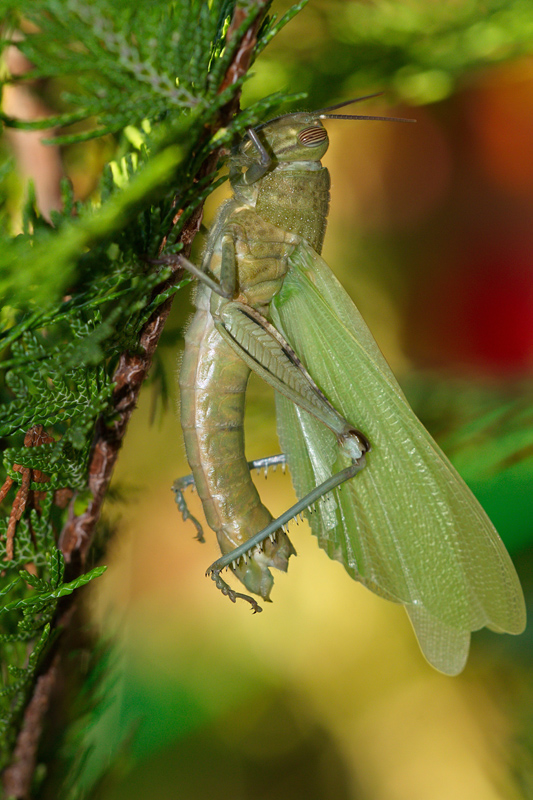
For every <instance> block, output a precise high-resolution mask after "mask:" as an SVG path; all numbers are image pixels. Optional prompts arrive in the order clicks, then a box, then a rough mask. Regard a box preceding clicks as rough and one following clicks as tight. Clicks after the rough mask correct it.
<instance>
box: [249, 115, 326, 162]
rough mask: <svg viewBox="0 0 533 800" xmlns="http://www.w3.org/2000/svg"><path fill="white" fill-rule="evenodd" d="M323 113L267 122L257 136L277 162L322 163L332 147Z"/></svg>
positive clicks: (279, 118) (293, 116) (291, 116)
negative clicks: (322, 116)
mask: <svg viewBox="0 0 533 800" xmlns="http://www.w3.org/2000/svg"><path fill="white" fill-rule="evenodd" d="M319 113H320V112H316V113H309V114H308V113H306V112H300V113H297V114H287V115H286V116H284V117H278V118H277V119H273V120H271V121H270V122H266V123H265V124H264V125H261V126H260V127H259V128H258V129H257V133H258V135H259V137H260V139H261V141H262V142H263V144H264V145H265V147H266V149H267V150H268V151H269V152H270V153H271V154H272V155H273V156H274V158H275V160H276V161H278V162H279V161H320V159H321V158H322V156H323V155H324V153H325V152H326V150H327V149H328V147H329V140H328V133H327V131H326V129H325V128H324V126H323V124H322V122H321V121H320V118H319Z"/></svg>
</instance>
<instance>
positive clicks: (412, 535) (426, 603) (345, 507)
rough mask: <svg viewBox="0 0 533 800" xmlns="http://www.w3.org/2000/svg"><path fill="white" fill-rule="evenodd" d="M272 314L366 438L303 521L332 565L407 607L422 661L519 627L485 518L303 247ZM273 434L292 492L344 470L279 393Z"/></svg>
mask: <svg viewBox="0 0 533 800" xmlns="http://www.w3.org/2000/svg"><path fill="white" fill-rule="evenodd" d="M271 308H272V319H273V322H274V325H275V326H276V327H277V328H278V329H279V331H280V332H281V334H282V335H283V336H284V337H286V339H287V341H288V342H290V344H291V345H292V347H293V348H294V350H295V351H296V353H298V356H299V357H300V358H301V360H302V362H303V364H304V365H305V367H306V368H307V370H308V371H309V373H310V374H311V376H312V377H313V379H314V380H315V381H316V383H317V384H318V386H319V387H320V389H321V390H322V391H323V392H324V394H325V395H326V396H327V397H328V399H329V400H330V402H331V403H332V404H333V405H334V406H335V408H336V409H337V410H338V411H339V412H340V413H341V414H342V415H343V416H344V417H346V419H347V420H348V421H349V422H350V423H351V424H353V425H354V426H355V427H356V428H358V429H360V430H361V431H363V433H364V434H365V435H366V436H367V437H368V439H369V441H370V443H371V447H372V450H371V452H370V453H369V454H368V455H367V466H366V467H365V469H363V470H362V471H361V472H360V473H359V474H358V475H357V476H356V477H355V478H353V479H352V480H350V481H348V482H347V483H345V484H343V485H342V486H340V487H338V488H337V489H335V490H333V491H332V492H330V493H329V494H328V495H327V496H326V497H324V498H323V499H322V500H321V501H320V502H319V503H318V504H317V509H316V511H315V512H314V513H310V514H309V515H308V517H309V522H310V525H311V528H312V531H313V533H314V534H315V536H317V538H318V541H319V544H320V547H322V548H323V549H324V550H325V551H326V552H327V554H328V555H329V556H330V558H333V559H336V560H337V561H340V562H341V563H342V564H343V565H344V567H345V568H346V570H347V571H348V572H349V573H350V575H351V576H352V577H353V578H355V579H356V580H358V581H361V582H362V583H363V584H364V585H365V586H367V587H368V588H369V589H371V590H372V591H373V592H375V593H377V594H379V595H381V596H382V597H385V598H387V599H389V600H393V601H396V602H399V603H402V604H403V605H404V606H405V608H406V610H407V613H408V615H409V617H410V620H411V623H412V625H413V627H414V630H415V633H416V636H417V638H418V641H419V643H420V647H421V649H422V651H423V653H424V655H425V656H426V658H427V659H428V661H429V662H430V663H431V664H432V665H433V666H434V667H436V668H437V669H439V670H441V671H442V672H445V673H447V674H450V675H455V674H457V673H459V672H460V671H461V670H462V668H463V667H464V664H465V662H466V658H467V656H468V649H469V645H470V632H471V631H474V630H477V629H479V628H482V627H484V626H487V627H489V628H491V629H492V630H494V631H497V632H499V633H501V632H508V633H521V632H522V631H523V629H524V627H525V605H524V598H523V594H522V589H521V586H520V582H519V580H518V576H517V574H516V572H515V569H514V566H513V563H512V561H511V559H510V557H509V555H508V553H507V551H506V549H505V547H504V545H503V543H502V541H501V539H500V537H499V536H498V534H497V532H496V530H495V528H494V526H493V525H492V523H491V521H490V520H489V518H488V517H487V515H486V514H485V512H484V511H483V509H482V508H481V506H480V505H479V503H478V502H477V500H476V499H475V497H474V495H473V494H472V493H471V491H470V489H468V487H467V486H466V484H465V483H464V482H463V480H462V478H461V477H460V476H459V474H458V473H457V472H456V470H455V469H454V467H453V466H452V465H451V464H450V462H449V461H448V459H447V458H446V456H445V455H444V454H443V452H442V451H441V450H440V448H439V447H438V445H437V444H436V443H435V442H434V441H433V439H432V438H431V436H430V435H429V433H428V432H427V431H426V429H425V428H424V426H423V425H422V423H421V422H420V421H419V420H418V418H417V417H416V416H415V414H414V413H413V411H412V410H411V408H410V406H409V404H408V403H407V401H406V399H405V397H404V395H403V393H402V391H401V389H400V387H399V385H398V383H397V382H396V379H395V378H394V376H393V374H392V372H391V370H390V368H389V366H388V364H387V362H386V361H385V359H384V357H383V355H382V354H381V352H380V350H379V348H378V346H377V344H376V342H375V341H374V339H373V337H372V334H371V333H370V331H369V330H368V328H367V326H366V324H365V322H364V320H363V318H362V317H361V315H360V314H359V312H358V310H357V308H356V307H355V305H354V304H353V302H352V301H351V299H350V298H349V296H348V295H347V294H346V292H345V291H344V289H343V288H342V286H341V285H340V283H339V282H338V281H337V279H336V278H335V276H334V275H333V273H332V272H331V270H330V269H329V267H328V266H327V264H326V263H325V262H324V261H323V259H322V258H320V256H318V255H317V253H315V252H314V250H312V249H311V248H310V247H309V246H308V245H307V244H305V243H303V244H301V245H300V246H299V247H298V248H297V249H296V251H295V252H294V254H293V255H292V256H291V259H290V268H289V272H288V275H287V277H286V278H285V281H284V284H283V288H282V290H281V292H280V294H279V295H278V296H277V297H276V298H275V299H274V301H273V303H272V307H271ZM276 402H277V403H278V414H277V418H278V431H279V435H280V440H281V445H282V448H283V450H284V452H285V453H286V454H287V458H288V463H289V468H290V470H291V475H292V478H293V482H294V485H295V489H296V493H297V495H298V496H299V497H302V496H304V495H305V494H306V493H307V492H309V491H310V490H311V489H312V488H313V487H314V486H316V485H317V484H319V483H320V482H322V481H323V480H325V479H326V478H327V477H328V476H329V475H331V474H333V473H334V472H336V471H338V470H340V469H342V468H343V467H344V466H346V463H347V461H346V457H345V456H344V455H343V454H342V453H341V452H340V449H339V446H338V444H337V441H336V439H335V436H334V435H333V434H332V433H331V432H330V431H329V430H328V429H326V428H325V426H324V425H322V424H321V423H320V422H318V421H317V420H316V419H315V418H314V417H312V416H311V415H310V414H309V413H308V412H306V411H304V410H302V409H300V408H298V407H297V406H295V405H293V404H292V403H291V402H289V401H288V400H286V399H284V398H283V397H281V396H280V395H277V396H276Z"/></svg>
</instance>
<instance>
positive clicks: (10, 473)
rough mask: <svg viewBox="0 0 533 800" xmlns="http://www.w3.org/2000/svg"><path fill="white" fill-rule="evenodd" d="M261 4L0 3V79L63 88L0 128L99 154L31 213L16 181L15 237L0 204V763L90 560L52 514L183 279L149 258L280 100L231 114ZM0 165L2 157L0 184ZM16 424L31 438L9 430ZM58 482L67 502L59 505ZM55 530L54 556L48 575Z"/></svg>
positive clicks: (86, 502) (82, 475)
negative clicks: (39, 109) (51, 201)
mask: <svg viewBox="0 0 533 800" xmlns="http://www.w3.org/2000/svg"><path fill="white" fill-rule="evenodd" d="M268 5H269V3H268V2H263V1H262V0H241V2H237V0H212V1H211V2H209V3H207V2H201V1H200V0H176V2H163V1H162V0H161V2H150V3H139V2H138V1H137V0H135V2H133V1H132V0H128V1H127V2H126V0H121V2H120V3H117V2H116V0H114V1H113V2H110V1H108V0H90V1H89V0H29V1H26V2H20V0H19V1H18V2H17V3H7V2H4V3H3V4H2V11H3V14H2V16H3V19H4V20H5V22H4V27H3V37H4V40H3V43H2V46H3V47H7V46H8V45H9V44H10V43H11V41H12V40H13V39H14V38H16V40H17V47H18V49H19V50H20V51H21V52H22V53H23V54H24V55H25V56H26V57H27V59H28V60H29V61H30V62H31V64H32V65H33V66H32V69H31V70H30V72H28V73H26V74H25V75H24V76H23V77H22V78H16V77H15V78H12V77H9V76H6V75H4V82H6V83H10V84H11V85H16V84H17V83H19V82H21V81H28V80H37V79H54V80H57V81H63V82H64V85H66V86H67V87H68V91H65V92H64V93H63V95H62V98H61V102H62V103H64V105H65V110H64V111H63V113H60V114H57V115H54V116H52V117H48V118H46V119H43V120H39V121H37V122H35V121H28V122H23V121H21V120H18V119H14V118H11V117H9V116H8V115H6V114H2V115H1V119H2V121H3V124H4V125H5V126H8V127H13V128H25V129H33V128H43V129H50V128H56V129H57V130H58V132H57V135H55V136H54V137H53V138H51V139H50V140H49V141H50V142H51V143H52V144H55V145H64V144H72V143H77V142H83V141H85V140H88V139H92V138H95V137H102V136H104V135H107V136H108V135H109V134H114V136H115V141H116V157H115V160H114V161H113V162H112V163H111V164H110V165H109V166H108V167H107V168H106V169H105V172H104V175H103V177H102V180H101V185H100V187H99V190H98V195H97V199H94V198H92V199H91V200H90V201H87V202H80V201H77V200H75V199H74V197H73V192H72V189H71V187H70V185H69V184H68V182H65V183H64V184H63V186H62V196H63V206H62V210H61V211H60V212H55V213H53V214H52V219H51V221H50V222H49V221H47V220H46V219H44V218H43V216H42V215H41V214H40V212H39V210H38V209H37V207H36V204H35V199H34V197H33V194H32V192H31V191H30V195H29V197H28V201H27V203H26V207H25V210H24V215H23V224H22V230H21V232H20V233H18V235H16V236H13V234H12V230H11V225H12V222H11V219H10V215H9V214H8V212H7V210H6V208H4V209H3V211H2V213H1V215H0V226H1V227H0V295H1V296H2V298H3V309H2V313H1V318H0V344H1V347H2V352H3V362H2V364H1V366H2V376H1V383H0V399H1V406H0V435H1V436H2V437H3V440H2V441H3V445H4V454H3V456H4V458H3V463H4V475H5V477H6V480H7V483H6V484H5V499H4V502H3V506H2V510H3V518H2V519H1V520H0V558H1V559H2V578H1V581H2V585H3V588H2V590H1V592H0V595H1V601H0V602H1V603H2V604H3V606H2V607H0V625H1V626H2V627H1V628H0V630H1V631H2V633H1V635H0V648H1V664H2V678H3V682H4V688H3V690H2V691H1V692H0V712H1V713H2V715H3V722H2V723H1V727H0V768H5V767H6V766H7V765H8V764H10V763H11V758H12V755H11V754H12V749H13V746H14V745H15V743H16V742H17V735H18V732H19V730H20V725H21V721H22V716H23V712H24V709H25V707H26V704H27V703H28V701H29V699H30V698H31V695H32V690H33V686H34V683H35V679H36V676H37V675H38V674H39V672H40V671H42V670H43V668H44V667H43V664H44V663H45V661H43V659H44V656H45V654H46V653H47V652H48V653H49V652H50V649H51V648H53V647H54V641H55V638H57V637H55V636H54V632H57V624H58V619H59V618H60V614H59V610H58V602H59V600H60V599H61V598H65V597H66V596H67V595H70V594H71V593H72V592H74V591H75V590H76V589H77V588H78V587H80V586H82V585H84V584H86V583H87V582H89V581H90V580H92V579H93V578H96V577H98V576H99V575H101V573H102V572H103V569H104V568H95V569H90V570H88V571H86V567H85V564H86V563H87V561H90V560H91V553H90V550H89V548H88V546H86V545H85V544H84V546H83V548H78V545H80V542H77V543H76V542H74V544H72V542H71V543H70V545H69V546H68V547H66V546H65V545H64V544H63V545H62V544H61V540H60V539H58V536H59V534H60V532H61V530H62V528H64V526H65V524H66V520H67V516H68V517H69V518H70V521H71V522H72V520H73V519H74V518H75V517H80V515H81V516H83V515H84V514H85V513H87V511H88V509H89V508H90V507H91V503H93V504H94V502H95V499H94V496H93V495H94V493H95V490H94V485H93V483H92V482H91V481H93V479H94V476H95V471H96V466H95V463H94V453H95V449H96V448H97V446H98V443H99V442H101V441H104V440H105V441H107V442H108V443H109V441H111V444H112V446H113V447H114V448H115V451H116V450H118V447H119V445H120V439H121V436H122V433H123V429H124V427H125V423H126V422H127V417H128V413H127V411H126V412H125V411H124V408H123V407H122V406H121V402H122V403H123V402H124V398H125V397H126V398H128V399H129V401H131V402H130V403H129V405H130V406H131V407H133V405H134V400H135V397H136V392H137V391H138V387H137V383H139V381H136V375H135V370H133V369H130V371H129V372H128V371H127V370H125V369H124V363H125V361H127V362H128V364H129V365H130V366H131V365H132V364H133V365H135V366H137V367H139V369H140V371H141V372H142V376H141V377H144V375H145V374H146V372H147V370H148V367H149V364H150V361H151V355H152V352H153V348H154V347H155V341H157V337H158V334H157V335H156V333H157V329H158V320H161V321H162V320H163V319H164V315H163V309H164V308H166V307H167V305H168V303H167V301H168V300H169V298H171V297H172V296H173V295H174V294H175V293H176V292H177V291H178V290H179V289H180V288H181V287H182V286H183V285H184V284H185V283H187V282H188V279H183V278H182V277H180V271H179V270H177V268H176V264H175V263H171V265H170V266H167V265H166V263H163V264H161V256H162V255H172V254H175V253H177V252H179V250H181V248H182V247H183V244H182V241H181V237H182V236H183V235H184V234H186V241H187V243H189V242H190V240H191V239H192V235H193V234H194V232H195V230H196V228H195V225H196V226H197V222H196V217H195V215H196V212H197V210H198V208H199V206H200V205H201V203H202V202H203V200H204V199H205V198H206V196H207V195H208V194H209V193H210V192H211V191H212V189H213V187H214V186H215V185H217V184H218V183H219V182H220V181H218V182H217V180H216V179H215V178H216V167H217V160H218V155H220V148H221V147H223V146H229V145H231V144H232V142H233V140H234V139H235V137H237V136H238V135H239V134H242V132H243V130H244V128H245V127H246V125H249V124H253V123H256V122H257V121H259V120H261V119H263V118H264V117H265V116H268V115H270V116H272V115H273V113H274V111H275V110H277V108H278V106H279V104H280V103H281V102H282V101H284V100H286V99H287V97H282V96H281V95H275V96H271V97H268V98H266V99H265V100H264V101H262V102H260V103H257V104H255V105H254V106H253V107H250V108H248V109H247V111H246V113H243V114H240V115H238V116H236V117H235V116H234V112H235V111H236V110H238V96H239V91H240V87H241V85H242V83H243V81H244V79H245V77H246V75H245V72H246V68H247V67H248V66H249V64H250V63H251V62H252V61H253V51H252V48H253V46H254V45H255V43H256V40H257V47H258V48H259V47H262V46H264V44H265V43H266V42H267V41H269V40H270V39H271V38H272V36H273V34H274V33H275V32H276V31H277V30H278V29H279V28H280V27H281V26H282V25H283V24H284V23H285V22H286V21H287V20H288V19H289V18H290V17H291V16H293V14H294V13H296V10H298V8H297V7H295V9H293V10H292V11H291V12H289V14H288V15H286V17H285V18H284V19H283V20H281V22H280V23H278V24H277V25H276V24H275V20H274V19H270V20H269V19H266V18H265V14H266V11H267V8H268ZM301 5H302V4H301ZM20 31H23V32H24V34H23V36H22V37H20V35H19V33H18V32H20ZM247 32H248V33H247ZM250 32H251V33H250ZM247 36H248V38H246V37H247ZM242 64H244V68H242V66H240V65H242ZM11 168H12V165H11V163H10V162H9V161H6V163H5V164H4V165H3V167H2V170H3V171H2V174H1V175H0V186H2V187H3V186H5V181H6V180H8V178H9V172H10V169H11ZM3 194H5V192H4V193H3ZM6 199H7V198H6V197H4V196H2V200H6ZM4 205H5V204H4ZM158 260H159V263H156V262H157V261H158ZM167 262H168V259H167ZM148 329H149V330H150V337H151V338H150V341H149V344H147V342H146V336H147V334H146V331H147V330H148ZM154 330H156V333H154ZM143 337H144V338H143ZM136 358H137V359H138V360H137V361H135V359H136ZM128 359H129V361H128ZM143 359H144V360H143ZM141 367H142V369H141ZM128 392H129V394H128ZM128 407H129V406H128ZM34 426H42V429H41V428H38V429H36V428H35V427H34ZM32 430H33V431H35V430H38V431H41V430H43V431H45V432H46V434H47V435H46V436H45V437H44V440H39V441H40V443H39V442H35V441H34V442H31V441H30V442H29V443H28V440H27V441H26V444H24V439H25V436H26V434H27V432H28V431H32ZM113 436H114V438H113ZM104 488H105V487H104ZM62 491H63V502H61V498H60V495H61V492H62ZM65 492H66V495H65ZM65 496H66V499H67V502H68V501H70V509H69V511H67V510H65V509H64V507H62V506H64V505H65ZM91 508H92V507H91ZM19 511H20V514H18V512H19ZM98 511H99V508H97V509H96V513H95V514H93V517H94V518H93V520H92V522H93V527H94V522H95V520H96V518H97V516H98ZM17 514H18V516H19V517H20V518H16V517H17ZM84 532H85V534H87V535H88V536H92V530H91V531H89V533H87V529H84ZM10 538H11V539H12V544H11V547H12V549H13V553H12V557H11V554H10V550H9V548H10V545H9V540H10ZM58 541H59V542H60V548H61V549H63V551H64V554H65V555H66V556H67V560H68V559H70V561H71V563H70V564H69V565H67V566H68V572H69V575H68V577H69V579H68V580H67V581H66V582H65V579H64V574H63V570H64V563H63V556H62V553H61V549H58ZM77 548H78V549H77ZM76 555H77V559H76V558H75V556H76ZM77 562H79V566H77V567H74V566H73V564H74V563H77ZM30 565H31V566H30ZM61 602H62V603H64V602H65V599H63V600H62V601H61Z"/></svg>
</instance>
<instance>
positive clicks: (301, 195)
mask: <svg viewBox="0 0 533 800" xmlns="http://www.w3.org/2000/svg"><path fill="white" fill-rule="evenodd" d="M314 128H317V129H321V130H320V131H319V132H318V133H316V132H315V131H314V130H311V131H310V133H308V136H309V137H310V138H311V139H313V138H314V139H318V142H317V144H316V146H309V145H302V144H301V142H300V141H299V140H298V133H299V132H301V131H302V130H304V131H308V132H309V130H310V129H314ZM258 133H259V136H260V138H261V140H262V142H263V143H264V145H265V146H266V148H267V149H268V150H269V152H270V153H273V155H274V157H275V160H274V163H273V167H272V169H271V170H270V171H269V172H268V173H267V174H266V175H265V176H264V177H262V178H260V179H259V180H256V181H254V182H253V183H251V184H248V185H246V184H245V183H244V181H243V178H245V173H244V175H243V172H242V170H243V168H244V169H247V168H249V167H251V166H252V165H253V164H254V163H256V162H257V153H256V150H255V146H254V145H253V143H252V142H251V141H250V140H248V139H246V140H244V141H243V143H241V145H240V147H239V149H238V151H236V152H235V153H234V154H233V158H232V162H231V168H230V178H231V183H232V187H233V189H234V193H235V196H234V198H233V199H232V200H230V201H228V202H227V203H225V204H224V205H223V206H222V208H221V209H220V211H219V214H218V216H217V219H216V220H215V223H214V225H213V227H212V229H211V233H210V236H209V239H208V242H207V248H206V262H207V264H208V268H209V271H210V272H211V273H212V274H213V275H214V276H215V277H216V278H220V272H221V258H222V241H223V238H224V236H227V234H231V237H232V239H233V242H234V250H235V259H236V267H237V274H238V288H237V291H236V294H235V299H237V300H239V301H241V302H243V303H246V304H247V305H250V306H252V307H253V308H255V309H257V310H258V311H260V312H261V313H262V314H263V315H264V316H266V317H268V316H269V306H270V302H271V300H272V298H273V297H274V296H275V295H276V294H277V293H278V292H279V290H280V288H281V286H282V283H283V279H284V278H285V275H286V273H287V268H288V265H287V261H288V258H289V256H290V255H291V253H292V252H293V250H294V248H295V247H296V246H297V245H298V244H299V243H300V242H301V240H302V239H305V240H306V241H307V242H309V244H310V245H311V246H312V247H313V249H314V250H316V251H317V252H320V251H321V249H322V242H323V239H324V234H325V229H326V217H327V212H328V207H329V186H330V180H329V173H328V171H327V170H326V169H325V168H323V167H322V165H321V164H320V158H321V156H322V155H323V153H324V152H325V150H326V149H327V146H328V143H327V136H326V133H325V129H324V128H323V126H322V124H321V123H320V122H319V121H316V120H314V119H313V118H312V117H311V116H310V115H308V114H303V115H298V114H295V115H292V116H291V117H286V118H282V119H280V120H274V121H273V122H271V123H268V124H267V125H265V126H263V127H262V128H260V129H259V131H258ZM303 157H305V160H304V158H303ZM295 158H296V160H295ZM227 302H228V301H227V300H225V299H224V298H222V297H220V296H219V295H216V294H214V293H212V292H211V290H210V289H208V288H207V287H206V286H205V285H200V286H199V287H198V290H197V295H196V308H197V311H196V314H195V315H194V318H193V320H192V323H191V325H190V327H189V329H188V331H187V334H186V337H185V343H186V344H185V353H184V357H183V362H182V366H181V372H180V391H181V425H182V428H183V433H184V440H185V449H186V452H187V458H188V461H189V464H190V467H191V470H192V473H193V475H194V479H195V483H196V487H197V490H198V494H199V496H200V498H201V500H202V503H203V507H204V511H205V514H206V518H207V521H208V523H209V525H210V527H211V528H212V529H213V530H214V531H215V533H216V535H217V539H218V542H219V545H220V548H221V551H222V553H223V554H225V553H228V552H230V551H231V550H233V549H234V548H235V547H237V546H238V545H240V544H242V542H244V541H246V540H248V539H249V538H250V537H251V536H253V535H254V534H255V533H257V532H258V531H260V530H262V529H263V528H265V527H266V525H268V523H269V522H270V521H271V520H272V515H271V514H270V512H269V511H268V509H267V508H266V507H265V506H264V505H263V504H262V502H261V500H260V498H259V495H258V493H257V490H256V488H255V486H254V484H253V482H252V480H251V476H250V470H249V468H248V465H247V462H246V457H245V453H244V432H243V418H244V401H245V392H246V386H247V383H248V378H249V376H250V369H249V367H248V366H247V365H246V364H245V363H244V362H243V360H242V359H241V358H240V357H239V356H238V355H237V353H235V352H234V351H233V350H232V348H231V347H230V346H229V345H228V344H227V343H226V341H225V340H224V339H223V338H222V336H221V335H220V333H219V332H218V331H217V330H216V328H215V320H216V319H217V318H218V317H219V315H220V311H221V309H222V308H223V306H224V304H226V303H227ZM294 552H295V551H294V548H293V546H292V544H291V543H290V541H289V539H288V537H287V536H286V534H285V533H283V532H281V531H280V532H278V534H277V535H276V537H275V541H274V542H271V541H270V539H267V540H266V542H265V543H264V545H263V549H262V551H261V552H257V553H255V554H254V555H253V556H252V557H251V558H249V559H248V563H247V564H244V563H243V562H241V563H240V564H239V565H238V566H237V567H236V568H234V570H233V571H234V573H235V574H236V575H237V576H238V577H239V578H240V580H241V581H242V582H243V583H244V585H245V586H246V587H247V589H248V590H249V591H251V592H254V593H255V594H259V595H260V596H261V597H263V599H265V600H268V598H269V595H270V590H271V588H272V584H273V578H272V575H271V574H270V570H269V567H276V568H277V569H280V570H283V571H286V569H287V566H288V559H289V557H290V556H291V555H292V554H293V553H294Z"/></svg>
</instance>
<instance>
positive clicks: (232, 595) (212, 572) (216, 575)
mask: <svg viewBox="0 0 533 800" xmlns="http://www.w3.org/2000/svg"><path fill="white" fill-rule="evenodd" d="M205 574H206V577H210V578H211V579H212V580H213V581H214V582H215V586H216V587H217V589H219V590H220V591H221V592H222V594H223V595H225V596H226V597H227V598H229V599H230V600H231V602H232V603H236V602H237V600H238V599H239V600H246V602H247V603H250V605H251V607H252V613H253V614H259V613H260V612H261V611H262V610H263V609H262V608H261V606H260V605H259V603H258V602H257V601H256V600H254V598H253V597H250V595H248V594H243V593H241V592H236V591H234V589H232V588H231V586H229V584H227V583H226V581H225V580H223V578H222V577H221V575H220V570H218V569H211V567H209V568H208V570H207V572H206V573H205Z"/></svg>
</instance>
